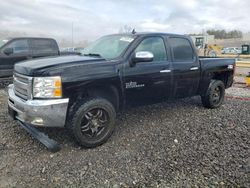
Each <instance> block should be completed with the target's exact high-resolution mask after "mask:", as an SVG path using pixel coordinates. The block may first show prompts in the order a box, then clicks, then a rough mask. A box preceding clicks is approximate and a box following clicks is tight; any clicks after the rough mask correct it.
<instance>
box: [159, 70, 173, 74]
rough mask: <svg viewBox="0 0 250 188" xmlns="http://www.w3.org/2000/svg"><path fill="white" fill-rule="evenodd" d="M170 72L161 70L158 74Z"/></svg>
mask: <svg viewBox="0 0 250 188" xmlns="http://www.w3.org/2000/svg"><path fill="white" fill-rule="evenodd" d="M168 72H171V70H161V71H160V73H168Z"/></svg>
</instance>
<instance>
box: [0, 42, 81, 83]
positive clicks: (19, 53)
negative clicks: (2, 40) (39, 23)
mask: <svg viewBox="0 0 250 188" xmlns="http://www.w3.org/2000/svg"><path fill="white" fill-rule="evenodd" d="M71 54H73V53H67V52H60V51H59V47H58V45H57V42H56V41H55V40H54V39H51V38H31V37H28V38H27V37H25V38H13V39H11V40H9V41H8V42H7V43H6V44H4V45H3V46H2V47H1V48H0V80H1V78H6V77H12V75H13V69H14V65H15V63H17V62H20V61H24V60H29V59H34V58H40V57H47V56H58V55H71ZM74 54H76V53H74Z"/></svg>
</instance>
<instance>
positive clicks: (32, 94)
mask: <svg viewBox="0 0 250 188" xmlns="http://www.w3.org/2000/svg"><path fill="white" fill-rule="evenodd" d="M234 69H235V60H234V59H229V58H199V57H198V55H197V53H196V49H195V47H194V45H193V43H192V40H191V39H190V38H189V37H188V36H185V35H176V34H165V33H135V34H116V35H108V36H104V37H102V38H100V39H98V40H97V41H96V42H94V43H93V44H91V45H90V46H89V47H87V48H85V49H84V50H83V54H82V55H81V56H62V57H51V58H42V59H37V60H29V61H25V62H22V63H18V64H16V65H15V69H14V84H12V85H9V87H8V95H9V101H8V105H9V112H10V114H11V116H12V117H13V118H14V119H16V120H18V121H21V122H23V123H25V124H28V125H31V126H39V127H60V128H67V129H68V130H69V131H70V132H71V133H72V135H73V136H74V138H75V140H76V141H77V142H78V143H79V144H80V145H81V146H85V147H96V146H98V145H100V144H102V143H104V142H106V141H107V140H108V138H109V137H110V136H111V134H112V132H113V130H114V127H115V118H116V114H117V113H118V112H123V109H125V108H126V107H127V106H137V105H141V104H149V103H156V102H162V101H166V100H171V99H177V98H184V97H192V96H201V100H202V104H203V105H204V106H205V107H207V108H217V107H220V106H221V105H222V103H223V99H224V95H225V89H226V88H229V87H231V86H232V83H233V76H234Z"/></svg>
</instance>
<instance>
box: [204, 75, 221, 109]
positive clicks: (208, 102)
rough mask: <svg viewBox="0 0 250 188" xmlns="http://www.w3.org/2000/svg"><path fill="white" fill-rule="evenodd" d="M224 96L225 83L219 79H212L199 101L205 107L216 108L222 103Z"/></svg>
mask: <svg viewBox="0 0 250 188" xmlns="http://www.w3.org/2000/svg"><path fill="white" fill-rule="evenodd" d="M224 96H225V85H224V83H223V82H222V81H220V80H212V81H211V83H210V85H209V87H208V89H207V92H206V95H205V96H201V101H202V104H203V106H204V107H206V108H218V107H220V106H221V105H222V103H223V101H224Z"/></svg>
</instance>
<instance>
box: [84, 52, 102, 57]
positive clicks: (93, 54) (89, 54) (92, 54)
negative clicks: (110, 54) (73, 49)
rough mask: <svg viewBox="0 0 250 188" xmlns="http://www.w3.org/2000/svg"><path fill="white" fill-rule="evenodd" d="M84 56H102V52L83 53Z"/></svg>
mask: <svg viewBox="0 0 250 188" xmlns="http://www.w3.org/2000/svg"><path fill="white" fill-rule="evenodd" d="M83 55H84V56H92V57H102V56H101V55H100V54H95V53H88V54H83Z"/></svg>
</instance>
